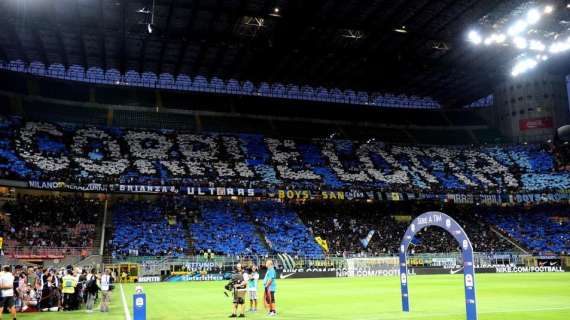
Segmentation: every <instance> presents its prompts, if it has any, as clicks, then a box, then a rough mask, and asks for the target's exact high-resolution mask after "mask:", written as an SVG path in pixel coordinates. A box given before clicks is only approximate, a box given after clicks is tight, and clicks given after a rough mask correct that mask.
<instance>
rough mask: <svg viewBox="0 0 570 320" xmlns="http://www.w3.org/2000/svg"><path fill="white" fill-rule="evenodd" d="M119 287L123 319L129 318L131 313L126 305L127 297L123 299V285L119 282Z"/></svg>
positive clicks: (128, 319) (129, 319)
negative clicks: (123, 313)
mask: <svg viewBox="0 0 570 320" xmlns="http://www.w3.org/2000/svg"><path fill="white" fill-rule="evenodd" d="M119 287H120V288H121V300H123V310H124V311H125V320H131V314H130V313H129V308H128V307H127V299H125V291H124V290H123V285H122V284H119Z"/></svg>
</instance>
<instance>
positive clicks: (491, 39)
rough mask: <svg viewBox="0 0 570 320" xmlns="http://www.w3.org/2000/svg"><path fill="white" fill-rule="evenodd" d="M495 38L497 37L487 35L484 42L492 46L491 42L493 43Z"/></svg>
mask: <svg viewBox="0 0 570 320" xmlns="http://www.w3.org/2000/svg"><path fill="white" fill-rule="evenodd" d="M493 40H495V39H494V38H493V36H491V37H487V39H485V41H484V42H483V43H485V45H486V46H490V45H491V43H493Z"/></svg>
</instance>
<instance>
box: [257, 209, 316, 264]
mask: <svg viewBox="0 0 570 320" xmlns="http://www.w3.org/2000/svg"><path fill="white" fill-rule="evenodd" d="M249 209H250V210H251V213H252V216H253V218H254V219H255V223H256V224H257V225H258V226H259V229H260V231H261V232H262V233H263V235H264V236H265V241H266V242H267V244H268V245H269V248H270V249H271V250H272V251H273V252H276V253H287V254H290V255H293V256H300V257H310V258H322V257H323V250H322V249H321V248H320V247H319V246H318V245H317V243H316V242H315V239H314V237H313V236H312V235H311V234H310V233H309V232H308V230H307V228H306V227H305V225H304V224H303V223H302V221H301V220H300V219H299V217H298V216H297V214H296V213H295V212H294V211H292V210H291V209H289V208H286V207H285V206H284V205H283V204H281V203H278V202H274V201H261V202H252V203H250V204H249Z"/></svg>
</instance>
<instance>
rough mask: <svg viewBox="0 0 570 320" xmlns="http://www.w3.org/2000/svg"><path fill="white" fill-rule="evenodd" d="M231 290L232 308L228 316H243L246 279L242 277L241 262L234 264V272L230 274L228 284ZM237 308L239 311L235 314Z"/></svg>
mask: <svg viewBox="0 0 570 320" xmlns="http://www.w3.org/2000/svg"><path fill="white" fill-rule="evenodd" d="M228 285H230V286H231V289H232V290H233V296H234V301H233V310H232V315H231V316H230V318H236V317H237V318H245V293H246V290H247V281H246V280H245V279H244V275H243V269H242V266H241V263H238V264H237V265H236V270H235V273H234V274H233V275H232V281H231V282H230V283H229V284H228ZM238 309H239V311H240V313H239V316H237V312H238Z"/></svg>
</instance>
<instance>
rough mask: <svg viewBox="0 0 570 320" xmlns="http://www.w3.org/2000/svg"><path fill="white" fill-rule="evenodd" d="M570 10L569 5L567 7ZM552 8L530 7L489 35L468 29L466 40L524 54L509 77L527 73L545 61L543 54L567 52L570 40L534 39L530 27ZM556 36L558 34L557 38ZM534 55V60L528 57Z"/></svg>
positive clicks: (569, 49)
mask: <svg viewBox="0 0 570 320" xmlns="http://www.w3.org/2000/svg"><path fill="white" fill-rule="evenodd" d="M567 7H568V8H570V5H567ZM554 9H555V8H554V6H553V5H545V6H543V7H533V8H531V9H529V10H528V11H526V14H524V13H523V14H522V16H521V17H520V18H518V19H517V20H516V21H514V22H513V23H512V24H510V25H508V26H505V27H504V28H505V29H503V30H500V27H499V28H497V27H494V28H493V29H494V32H493V33H491V34H490V35H485V34H483V33H482V32H481V31H479V30H475V29H473V30H470V31H469V32H468V33H467V41H468V42H470V43H472V44H473V45H476V46H479V45H481V44H483V45H485V46H491V45H500V46H508V47H512V48H514V49H516V50H519V51H522V52H523V54H522V55H521V56H520V57H523V58H522V59H521V58H519V59H518V60H517V62H516V63H515V65H514V67H513V69H512V70H511V75H512V76H514V77H516V76H518V75H520V74H522V73H524V72H526V71H529V70H531V69H534V68H536V66H537V65H538V64H539V63H540V62H543V61H547V60H548V59H549V56H548V55H546V54H544V53H545V52H548V53H549V54H550V55H557V54H560V53H563V52H567V51H570V37H569V38H568V39H566V40H560V39H558V40H550V41H548V40H546V39H537V36H536V34H540V33H537V32H536V29H533V27H534V26H535V25H537V24H539V22H540V21H541V20H542V18H543V17H545V16H547V15H550V14H551V13H552V12H554ZM558 36H559V35H558V34H557V35H556V36H555V37H554V39H556V37H558ZM530 53H532V55H533V56H534V55H536V56H535V58H528V57H529V56H530V55H529V54H530Z"/></svg>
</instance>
